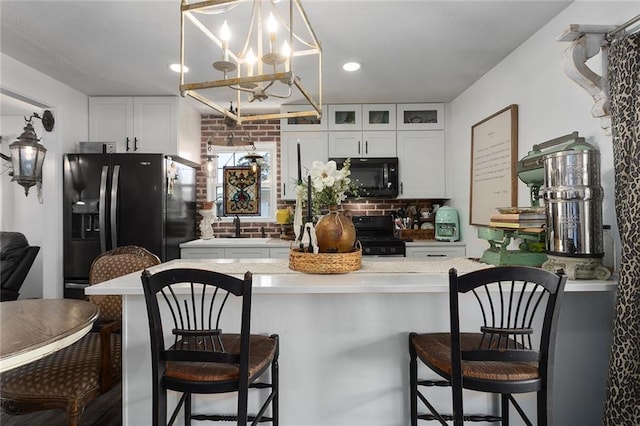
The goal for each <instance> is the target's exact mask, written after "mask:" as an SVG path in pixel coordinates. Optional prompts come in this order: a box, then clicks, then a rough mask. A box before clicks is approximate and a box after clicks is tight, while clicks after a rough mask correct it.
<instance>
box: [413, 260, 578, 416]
mask: <svg viewBox="0 0 640 426" xmlns="http://www.w3.org/2000/svg"><path fill="white" fill-rule="evenodd" d="M566 280H567V277H566V276H565V275H564V274H563V273H558V274H554V273H552V272H548V271H545V270H542V269H539V268H533V267H527V266H500V267H495V268H487V269H483V270H479V271H475V272H471V273H468V274H466V275H462V276H458V274H457V272H456V270H455V269H451V270H450V271H449V304H450V320H451V332H450V333H428V334H418V333H410V335H409V354H410V364H409V375H410V398H411V403H410V405H411V425H412V426H416V425H417V424H418V420H436V421H439V422H440V423H441V424H444V425H446V424H447V421H453V423H454V424H455V425H462V424H463V423H464V422H465V421H482V422H502V424H504V425H507V424H508V422H509V406H510V405H513V407H514V408H515V409H516V411H517V412H518V414H519V415H520V416H521V417H522V419H523V420H524V421H525V422H526V423H527V424H529V425H532V424H534V423H533V422H532V421H531V420H529V418H528V417H527V414H526V413H525V412H524V410H523V409H522V408H521V406H520V405H519V404H518V402H517V401H516V399H515V398H514V396H513V394H518V393H527V392H536V393H537V421H536V422H535V424H537V425H541V426H542V425H546V424H548V423H549V422H550V421H551V419H550V417H551V413H552V400H551V393H552V391H553V360H554V347H555V336H556V329H557V319H558V312H559V307H560V300H561V297H562V294H563V292H564V286H565V283H566ZM467 293H468V294H467ZM463 298H465V299H463ZM467 299H472V301H473V300H475V302H477V303H475V302H474V304H477V307H478V312H479V314H480V317H481V318H482V323H481V324H479V325H480V327H479V330H475V331H473V332H462V331H461V330H460V303H461V301H462V300H467ZM464 306H465V311H464V315H465V316H469V315H472V312H470V311H469V310H468V308H467V305H466V304H465V305H464ZM418 360H420V361H421V362H422V363H424V364H425V365H426V366H427V367H429V368H430V369H431V370H433V371H434V372H435V373H437V374H438V375H439V376H441V377H442V379H438V380H420V379H418ZM435 387H439V388H441V387H451V395H452V399H453V413H452V414H441V413H440V412H439V411H438V410H437V409H436V408H435V406H434V404H432V403H431V402H429V400H428V399H427V397H426V396H425V394H426V390H427V389H429V388H431V389H434V388H435ZM463 389H470V390H475V391H481V392H490V393H496V394H500V395H501V408H500V413H499V414H498V415H493V414H474V415H471V414H469V413H466V412H465V410H464V402H463ZM422 390H424V393H423V391H422ZM418 402H422V403H423V404H424V406H425V407H426V409H427V410H428V412H425V413H418Z"/></svg>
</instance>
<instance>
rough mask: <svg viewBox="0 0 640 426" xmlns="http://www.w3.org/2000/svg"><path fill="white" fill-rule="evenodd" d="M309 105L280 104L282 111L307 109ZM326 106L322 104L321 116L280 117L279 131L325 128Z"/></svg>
mask: <svg viewBox="0 0 640 426" xmlns="http://www.w3.org/2000/svg"><path fill="white" fill-rule="evenodd" d="M311 108H312V107H311V106H310V105H282V106H281V107H280V111H282V112H299V111H309V110H310V109H311ZM327 121H328V119H327V106H326V105H323V106H322V117H320V118H316V117H313V116H312V117H292V118H281V119H280V131H282V132H317V131H318V130H327V128H328V126H327Z"/></svg>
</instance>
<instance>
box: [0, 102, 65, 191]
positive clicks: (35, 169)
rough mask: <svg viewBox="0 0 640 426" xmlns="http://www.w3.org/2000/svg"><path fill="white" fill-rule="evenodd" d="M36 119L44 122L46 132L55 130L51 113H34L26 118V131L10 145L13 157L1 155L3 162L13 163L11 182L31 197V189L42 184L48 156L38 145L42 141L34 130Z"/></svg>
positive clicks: (43, 148)
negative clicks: (43, 170)
mask: <svg viewBox="0 0 640 426" xmlns="http://www.w3.org/2000/svg"><path fill="white" fill-rule="evenodd" d="M34 118H37V119H39V120H41V121H42V125H43V127H44V129H45V130H46V131H48V132H50V131H51V130H52V129H53V124H54V119H53V114H51V111H48V110H47V111H45V112H44V113H43V115H42V117H40V116H39V115H38V114H37V113H35V112H34V113H33V114H31V117H29V118H27V117H25V118H24V121H25V126H24V129H23V130H24V131H23V132H22V134H21V135H20V136H19V137H18V140H16V141H15V142H13V143H12V144H11V145H9V150H10V152H11V157H9V156H7V155H4V154H2V153H0V157H1V158H2V159H3V160H6V161H10V162H11V164H12V169H13V170H12V171H11V172H10V173H9V175H10V176H12V178H11V181H12V182H13V181H15V182H17V183H18V185H22V186H23V187H24V194H25V196H28V195H29V189H30V188H31V187H32V186H34V185H36V184H39V185H40V184H42V165H43V164H44V157H45V156H46V154H47V149H46V148H45V147H44V146H42V145H41V144H39V143H38V141H39V140H40V139H38V135H37V134H36V132H35V130H34V128H33V119H34Z"/></svg>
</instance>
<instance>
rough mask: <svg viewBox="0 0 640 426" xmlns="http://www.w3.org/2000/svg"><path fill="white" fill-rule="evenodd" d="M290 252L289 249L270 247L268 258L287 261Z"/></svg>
mask: <svg viewBox="0 0 640 426" xmlns="http://www.w3.org/2000/svg"><path fill="white" fill-rule="evenodd" d="M290 250H291V249H290V248H289V247H272V248H270V249H269V257H270V258H271V259H288V258H289V251H290Z"/></svg>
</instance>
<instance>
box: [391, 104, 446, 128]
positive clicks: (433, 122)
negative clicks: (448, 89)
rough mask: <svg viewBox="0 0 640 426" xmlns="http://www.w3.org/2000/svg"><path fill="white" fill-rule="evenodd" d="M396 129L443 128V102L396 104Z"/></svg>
mask: <svg viewBox="0 0 640 426" xmlns="http://www.w3.org/2000/svg"><path fill="white" fill-rule="evenodd" d="M396 121H397V123H396V126H397V129H398V130H442V129H444V104H437V103H432V104H398V106H397V118H396Z"/></svg>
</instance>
